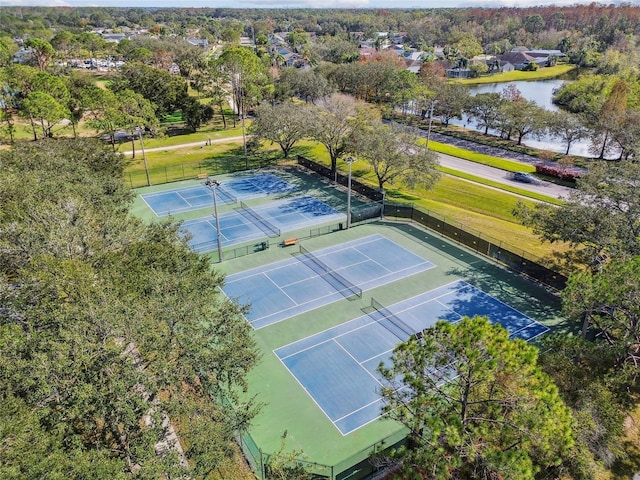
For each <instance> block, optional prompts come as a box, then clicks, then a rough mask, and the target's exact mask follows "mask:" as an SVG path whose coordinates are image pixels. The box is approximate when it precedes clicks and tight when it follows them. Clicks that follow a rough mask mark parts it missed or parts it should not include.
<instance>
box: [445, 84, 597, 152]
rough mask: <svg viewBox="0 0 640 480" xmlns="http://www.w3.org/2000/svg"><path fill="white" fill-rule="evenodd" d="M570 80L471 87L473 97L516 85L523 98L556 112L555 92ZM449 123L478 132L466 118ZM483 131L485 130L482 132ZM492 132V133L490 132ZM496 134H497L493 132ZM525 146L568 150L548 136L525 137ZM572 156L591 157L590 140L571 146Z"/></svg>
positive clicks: (555, 139)
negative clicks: (553, 99) (553, 100)
mask: <svg viewBox="0 0 640 480" xmlns="http://www.w3.org/2000/svg"><path fill="white" fill-rule="evenodd" d="M567 81H568V80H558V79H552V80H536V81H532V82H528V81H515V82H503V83H489V84H485V85H478V86H472V87H469V92H470V93H471V95H477V94H479V93H502V91H503V90H504V89H505V88H506V87H508V86H509V85H514V86H515V87H516V88H517V89H518V90H519V91H520V93H522V96H523V97H524V98H526V99H527V100H531V101H534V102H535V103H536V104H538V105H539V106H541V107H543V108H546V109H547V110H551V111H556V110H558V107H557V106H556V105H554V104H553V103H552V102H551V99H552V97H553V92H554V91H555V90H557V89H558V88H560V87H561V86H562V85H564V84H565V83H566V82H567ZM449 123H451V124H453V125H459V126H464V127H465V128H468V129H472V130H478V129H477V128H476V125H475V124H474V123H472V122H470V121H469V120H468V119H467V118H466V116H464V117H463V118H462V120H458V119H456V118H454V119H453V120H451V121H450V122H449ZM482 131H483V130H482ZM490 132H491V131H490ZM493 133H495V132H493ZM522 143H523V144H525V145H527V146H530V147H533V148H539V149H544V150H551V151H554V152H561V153H564V152H565V151H566V150H567V145H566V144H565V143H563V142H560V141H559V140H558V139H557V138H554V137H552V136H550V135H547V136H545V137H543V138H541V139H537V138H534V137H531V136H525V137H524V139H523V141H522ZM569 153H570V154H571V155H579V156H583V157H590V156H591V154H590V153H589V140H580V141H577V142H573V143H572V144H571V150H570V151H569Z"/></svg>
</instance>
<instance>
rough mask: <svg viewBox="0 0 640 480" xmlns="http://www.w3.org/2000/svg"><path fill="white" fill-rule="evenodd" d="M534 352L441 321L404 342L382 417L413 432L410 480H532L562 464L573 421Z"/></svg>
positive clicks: (471, 325)
mask: <svg viewBox="0 0 640 480" xmlns="http://www.w3.org/2000/svg"><path fill="white" fill-rule="evenodd" d="M537 359H538V350H537V348H536V347H534V346H531V345H528V344H527V343H526V342H524V341H522V340H519V339H516V340H510V339H509V334H508V332H507V331H506V330H505V329H503V328H502V327H501V326H500V325H492V324H491V323H489V321H488V319H487V318H483V317H474V318H463V319H462V320H461V321H459V322H458V323H456V324H451V323H449V322H445V321H440V322H438V323H437V324H436V325H435V326H433V327H431V328H428V329H426V330H425V331H424V332H423V334H422V335H421V336H419V338H418V337H415V336H414V337H412V338H410V339H409V340H408V341H407V342H405V343H400V344H399V345H398V346H397V347H396V348H395V350H394V352H393V356H392V358H391V361H390V365H389V366H384V365H381V366H380V371H381V373H382V375H383V377H384V379H385V380H386V382H388V383H387V385H386V386H384V387H383V389H382V395H383V398H384V400H385V401H386V406H385V408H384V411H385V413H386V415H387V416H388V417H390V418H393V419H396V420H398V421H400V422H401V423H402V424H404V425H405V426H407V427H408V428H409V431H410V440H411V442H412V444H413V445H414V447H413V448H411V449H407V450H403V451H401V453H400V457H401V458H402V460H403V463H402V468H403V469H404V470H405V471H407V472H412V477H411V478H430V479H431V478H442V479H445V478H474V479H487V480H488V479H494V478H519V479H533V478H535V476H536V475H537V474H538V473H540V472H544V471H545V470H547V469H550V468H554V467H556V466H558V465H560V464H561V463H562V462H563V459H564V458H565V456H566V454H567V452H568V450H569V448H570V447H571V445H572V444H573V438H572V432H571V415H570V412H569V410H568V409H567V407H566V406H565V405H564V403H563V402H562V400H561V399H560V397H559V394H558V389H557V388H556V387H555V385H554V384H553V382H552V381H551V379H550V378H549V377H548V376H547V375H546V374H545V373H543V371H542V370H541V368H540V366H539V365H538V364H537Z"/></svg>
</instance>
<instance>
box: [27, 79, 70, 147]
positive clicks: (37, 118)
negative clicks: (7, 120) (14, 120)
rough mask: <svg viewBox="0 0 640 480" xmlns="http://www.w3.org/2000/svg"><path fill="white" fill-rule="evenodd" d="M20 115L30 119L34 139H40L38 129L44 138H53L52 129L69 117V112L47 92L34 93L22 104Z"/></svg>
mask: <svg viewBox="0 0 640 480" xmlns="http://www.w3.org/2000/svg"><path fill="white" fill-rule="evenodd" d="M20 113H21V114H22V115H23V116H24V117H25V118H28V119H29V121H30V123H31V129H32V131H33V139H34V140H37V139H38V129H39V130H40V131H41V132H42V138H47V137H52V136H53V133H52V131H51V129H52V128H53V127H54V125H56V124H57V123H58V122H60V121H61V120H62V119H63V118H65V117H66V116H67V115H68V113H69V112H68V110H67V109H66V108H65V106H64V105H62V104H61V103H60V102H58V101H57V100H56V99H55V98H53V97H52V96H51V95H49V94H48V93H45V92H41V91H33V92H31V93H30V94H29V95H27V98H25V99H24V101H23V102H22V106H21V108H20Z"/></svg>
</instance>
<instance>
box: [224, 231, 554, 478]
mask: <svg viewBox="0 0 640 480" xmlns="http://www.w3.org/2000/svg"><path fill="white" fill-rule="evenodd" d="M371 234H382V235H383V236H385V237H387V238H389V239H391V240H393V241H395V242H396V243H398V244H399V245H401V246H402V247H404V248H406V249H407V250H409V251H411V252H413V253H415V254H417V255H419V256H421V257H422V258H424V259H426V260H428V261H430V262H432V263H434V264H435V265H436V266H435V268H431V269H429V270H426V271H423V272H421V273H418V274H415V275H411V276H408V277H405V278H402V279H400V280H396V281H394V282H392V283H389V284H386V285H383V286H381V287H378V288H375V289H373V290H369V291H365V292H364V294H363V296H362V298H361V299H357V300H356V301H353V300H351V301H349V300H346V299H341V300H339V301H336V302H333V303H330V304H328V305H326V306H323V307H320V308H318V309H315V310H312V311H309V312H306V313H303V314H301V315H298V316H296V317H292V318H289V319H287V320H284V321H281V322H278V323H276V324H273V325H270V326H267V327H264V328H261V329H259V330H257V331H256V332H255V336H256V339H257V341H258V345H259V347H260V349H261V353H262V360H261V362H260V364H259V365H258V366H257V367H256V368H255V369H254V370H253V371H252V372H251V374H250V376H249V386H250V388H249V394H250V395H257V400H258V401H260V402H263V403H264V404H265V406H264V408H263V409H262V411H261V413H260V414H259V415H258V417H257V418H256V419H255V420H254V422H253V426H252V428H251V430H250V434H251V436H252V438H253V440H254V441H255V442H256V444H257V445H258V447H259V448H260V449H261V450H262V452H265V453H273V452H277V451H278V450H279V448H280V437H281V435H282V434H283V433H284V432H285V431H286V432H287V449H291V450H296V451H302V452H303V453H304V456H303V458H304V459H306V460H308V461H310V462H315V463H320V464H324V465H330V466H334V473H335V474H337V473H340V472H342V471H343V470H348V469H349V467H350V466H351V465H352V464H356V463H358V462H359V461H360V460H362V459H364V458H365V457H366V452H367V451H368V448H369V447H370V446H371V445H373V444H376V443H377V442H380V441H381V440H383V439H386V438H389V437H390V438H391V440H390V441H387V442H386V445H389V444H390V442H391V443H392V440H394V439H395V438H397V437H398V436H402V434H403V429H402V427H401V426H400V425H398V424H396V423H394V422H391V421H388V420H376V421H373V422H371V423H368V424H366V425H364V426H363V427H361V428H358V429H357V430H355V431H353V432H351V433H349V434H347V435H342V434H341V433H340V431H339V430H338V429H337V428H336V427H335V426H334V424H333V423H332V422H331V421H330V419H329V418H327V416H326V415H325V414H324V413H323V411H322V410H321V409H320V408H319V407H318V405H316V404H315V403H314V401H313V399H312V398H311V397H310V396H309V395H308V394H307V392H306V391H305V390H304V389H303V388H302V386H301V385H300V384H299V383H298V382H297V380H296V379H295V378H294V377H293V376H292V375H291V374H290V373H289V371H288V370H287V369H286V368H285V367H284V365H283V364H282V362H281V361H280V360H279V359H278V357H277V356H276V355H275V353H274V350H276V349H278V348H280V347H282V346H284V345H288V344H290V343H292V342H294V341H296V340H299V339H302V338H306V337H308V336H310V335H313V334H316V333H318V332H321V331H323V330H326V329H328V328H331V327H334V326H336V325H340V324H343V323H345V322H348V321H350V320H352V319H355V318H357V317H360V316H362V315H363V312H364V311H366V309H367V307H368V306H369V305H370V302H371V297H374V298H375V299H376V300H378V301H380V302H381V303H382V304H384V305H391V304H393V303H396V302H398V301H400V300H403V299H407V298H409V297H413V296H415V295H418V294H421V293H423V292H426V291H429V290H432V289H435V288H437V287H440V286H442V285H445V284H448V283H450V282H453V281H455V280H458V279H464V280H466V281H468V282H469V283H472V284H473V285H475V286H476V287H478V288H480V289H482V290H483V291H484V292H486V293H488V294H489V295H491V296H493V297H495V298H496V299H498V300H500V301H502V302H504V303H506V304H508V305H510V306H511V307H513V308H515V309H516V310H518V311H520V312H522V313H524V314H525V315H528V316H529V317H531V318H532V319H535V320H537V321H538V322H541V323H542V324H544V325H546V326H548V327H550V328H554V327H555V328H558V325H559V324H560V323H561V320H562V319H561V317H560V313H559V307H560V305H559V301H558V299H557V298H556V297H555V296H553V295H551V294H550V293H549V292H548V291H546V290H544V289H543V288H541V287H539V286H538V285H536V284H534V283H532V282H530V281H528V280H526V279H524V278H522V277H520V276H517V275H514V274H512V273H510V272H509V271H507V270H505V269H504V268H502V267H499V266H497V265H495V264H493V263H491V262H490V261H489V260H487V259H484V258H482V257H479V256H477V255H476V254H474V253H471V252H469V251H467V250H466V249H463V248H461V247H458V246H456V245H454V244H452V243H450V242H449V241H448V240H445V239H443V238H441V237H439V236H437V235H435V234H432V233H429V232H427V231H425V230H423V229H421V228H417V227H414V226H411V225H408V224H402V223H400V224H398V223H386V222H382V221H380V222H374V223H369V224H366V225H360V226H355V227H352V228H351V229H349V230H343V231H339V232H335V233H332V234H328V235H324V236H321V237H316V238H312V239H307V240H303V244H304V246H305V248H307V249H309V250H317V249H320V248H324V247H328V246H331V245H338V244H341V243H344V242H347V241H351V240H356V239H359V238H362V237H365V236H367V235H371ZM291 253H292V251H290V250H288V249H287V247H281V248H277V249H274V248H272V249H271V250H269V251H266V252H260V253H259V254H256V255H250V256H247V257H243V258H238V259H235V260H231V261H228V262H224V263H222V264H221V265H220V266H219V267H218V268H220V269H221V270H223V271H224V272H225V273H227V274H233V273H237V272H241V271H244V270H248V269H250V268H255V267H256V266H260V265H266V264H269V263H272V262H274V261H277V260H281V259H283V258H286V257H287V256H290V255H291ZM336 478H342V477H341V476H339V475H336ZM353 478H358V476H355V477H353Z"/></svg>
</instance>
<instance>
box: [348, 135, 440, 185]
mask: <svg viewBox="0 0 640 480" xmlns="http://www.w3.org/2000/svg"><path fill="white" fill-rule="evenodd" d="M352 148H353V150H354V153H356V155H357V156H358V157H360V158H363V159H365V160H366V161H367V162H369V164H370V165H371V167H372V168H373V171H374V173H375V175H376V178H377V180H378V188H380V190H383V189H384V187H385V185H386V184H388V183H391V182H400V183H402V184H404V185H407V186H409V187H411V188H413V187H415V186H420V187H423V188H426V189H429V188H431V187H433V185H435V183H436V182H437V181H438V179H439V178H440V174H439V172H438V171H437V170H436V167H437V165H438V161H437V158H436V156H435V154H434V153H433V152H432V151H429V150H426V149H425V148H422V147H419V146H418V137H417V135H415V134H411V133H407V132H404V131H402V130H400V129H398V128H394V127H393V126H390V125H385V124H378V125H374V126H370V127H368V128H366V129H359V130H358V131H357V132H356V133H355V134H354V146H353V147H352Z"/></svg>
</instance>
